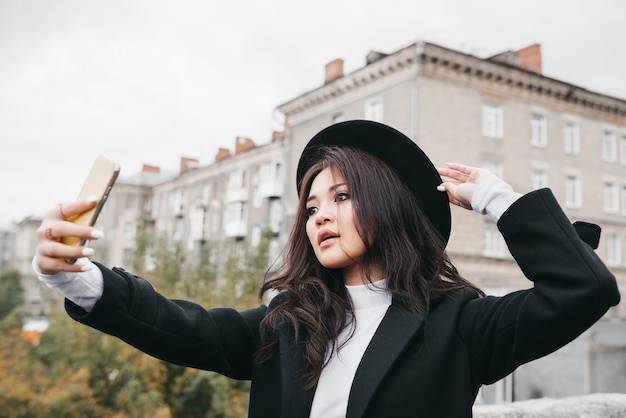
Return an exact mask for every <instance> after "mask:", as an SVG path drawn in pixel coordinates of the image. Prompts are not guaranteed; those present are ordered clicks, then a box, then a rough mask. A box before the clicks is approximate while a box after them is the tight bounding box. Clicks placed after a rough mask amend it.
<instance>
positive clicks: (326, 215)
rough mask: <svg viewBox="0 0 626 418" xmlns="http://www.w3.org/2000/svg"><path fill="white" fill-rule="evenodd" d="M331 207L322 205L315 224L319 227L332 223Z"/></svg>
mask: <svg viewBox="0 0 626 418" xmlns="http://www.w3.org/2000/svg"><path fill="white" fill-rule="evenodd" d="M328 206H329V205H320V206H319V208H318V210H317V213H316V214H315V223H316V224H317V225H324V224H325V223H328V222H331V221H332V219H333V215H332V212H331V210H330V208H329V207H328Z"/></svg>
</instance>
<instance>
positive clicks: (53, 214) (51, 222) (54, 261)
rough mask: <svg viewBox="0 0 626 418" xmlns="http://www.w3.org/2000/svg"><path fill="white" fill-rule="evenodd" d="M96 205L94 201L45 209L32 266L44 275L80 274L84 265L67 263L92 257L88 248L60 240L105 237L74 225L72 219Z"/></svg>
mask: <svg viewBox="0 0 626 418" xmlns="http://www.w3.org/2000/svg"><path fill="white" fill-rule="evenodd" d="M95 205H96V199H95V198H88V199H86V200H82V201H75V202H68V203H63V204H61V205H59V206H57V207H55V208H53V209H50V210H48V211H47V212H46V213H45V214H44V216H43V219H42V221H41V225H40V226H39V228H37V246H36V248H35V263H36V265H37V268H38V269H39V271H40V272H41V273H43V274H56V273H58V272H60V271H68V272H80V271H83V270H84V267H83V265H81V264H78V263H74V264H70V263H68V262H67V261H66V260H67V259H72V258H81V257H87V256H90V255H93V250H92V249H91V248H87V247H83V246H71V245H66V244H63V243H61V238H63V237H77V238H80V239H85V240H94V239H98V238H102V237H103V236H104V234H103V233H102V232H100V231H98V230H97V229H95V228H93V227H91V226H80V225H76V224H74V223H72V222H70V221H68V220H67V219H71V218H73V217H74V216H76V215H79V214H81V213H83V212H85V211H87V210H89V209H91V208H93V207H94V206H95Z"/></svg>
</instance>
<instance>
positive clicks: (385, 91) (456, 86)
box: [278, 42, 626, 294]
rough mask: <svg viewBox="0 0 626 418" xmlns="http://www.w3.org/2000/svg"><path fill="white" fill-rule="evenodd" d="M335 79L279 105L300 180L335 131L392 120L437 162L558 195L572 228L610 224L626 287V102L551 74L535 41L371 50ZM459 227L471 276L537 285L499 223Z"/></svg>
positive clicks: (455, 213)
mask: <svg viewBox="0 0 626 418" xmlns="http://www.w3.org/2000/svg"><path fill="white" fill-rule="evenodd" d="M325 76H326V78H325V83H324V85H322V86H320V87H319V88H317V89H314V90H312V91H309V92H306V93H305V94H303V95H301V96H299V97H296V98H294V99H293V100H290V101H289V102H287V103H284V104H282V105H280V106H278V110H280V111H281V112H282V113H283V114H284V115H285V117H286V120H287V126H288V127H289V130H288V134H289V136H290V138H291V154H290V167H291V168H292V169H291V172H290V175H289V178H294V177H295V167H296V164H297V160H298V158H299V154H300V152H301V150H302V148H303V147H304V145H305V143H306V142H307V141H308V139H309V138H310V137H311V136H312V135H314V134H315V133H316V132H317V131H319V130H320V129H322V128H324V127H325V126H328V125H329V124H332V123H335V122H338V121H341V120H347V119H371V120H376V121H379V122H383V123H386V124H389V125H391V126H393V127H395V128H396V129H398V130H400V131H402V132H403V133H405V134H406V135H407V136H409V137H410V138H411V139H413V140H414V141H415V142H416V143H418V144H419V145H420V147H421V148H422V149H424V151H425V152H426V153H427V154H428V155H429V156H430V157H431V159H432V160H433V162H434V163H435V165H443V164H445V162H447V161H455V162H461V163H466V164H469V165H474V166H479V167H484V168H487V169H489V170H491V171H493V172H494V173H496V174H497V175H499V176H501V177H503V178H504V179H505V180H506V181H507V182H509V183H510V184H511V185H512V186H513V187H514V189H515V190H517V191H520V192H522V193H523V192H528V191H531V190H533V189H537V188H540V187H550V188H552V190H553V191H554V193H555V195H556V197H557V199H558V200H559V201H560V202H561V204H562V205H563V206H564V207H565V209H566V211H567V214H568V215H569V216H570V217H571V218H572V220H573V221H575V220H587V221H590V222H595V223H598V224H600V225H601V226H602V227H603V239H602V241H601V243H600V247H599V248H598V253H599V254H600V256H601V257H602V258H603V259H604V260H605V261H606V263H607V264H608V265H609V266H611V268H612V270H613V271H614V273H615V274H616V276H618V277H619V282H620V284H621V285H622V287H624V286H626V270H625V266H626V258H625V257H624V243H625V242H626V241H625V240H626V101H624V100H621V99H618V98H614V97H609V96H606V95H602V94H598V93H594V92H591V91H588V90H585V89H583V88H581V87H577V86H574V85H571V84H568V83H564V82H561V81H558V80H555V79H551V78H548V77H545V76H543V75H542V74H541V49H540V45H536V44H535V45H531V46H530V47H528V48H524V49H522V50H520V51H509V52H506V53H503V54H499V55H497V56H494V57H491V58H487V59H481V58H477V57H474V56H471V55H467V54H464V53H461V52H458V51H453V50H450V49H447V48H443V47H441V46H438V45H435V44H431V43H426V42H419V43H415V44H411V45H409V46H407V47H405V48H402V49H400V50H399V51H396V52H394V53H391V54H384V53H380V52H371V53H370V54H368V56H367V61H366V65H365V66H364V67H362V68H360V69H357V70H356V71H354V72H352V73H350V74H344V73H343V61H342V60H340V59H339V60H335V61H333V62H331V63H329V64H327V66H326V73H325ZM289 192H290V195H289V199H290V201H292V202H293V201H295V199H296V192H295V190H291V189H289ZM290 207H293V206H290ZM293 214H294V213H293V212H290V213H288V216H290V217H293ZM452 221H453V225H452V235H451V238H450V242H449V245H448V251H449V253H450V254H451V256H452V258H453V260H454V261H455V263H456V264H457V265H458V266H459V268H460V270H461V272H463V273H464V274H465V275H466V276H467V277H468V278H469V279H470V280H473V281H475V282H476V283H477V284H478V285H480V286H481V287H483V288H486V289H487V290H488V291H489V292H491V293H494V294H499V293H503V292H508V291H511V290H515V289H519V288H523V287H526V286H528V282H527V281H526V280H525V279H524V278H523V276H522V275H521V273H520V272H519V271H518V269H517V267H516V265H515V263H514V262H513V260H512V259H511V257H510V256H509V255H508V252H507V250H506V246H505V244H504V242H503V240H502V238H501V236H500V234H499V232H498V231H497V228H496V225H495V224H494V223H493V222H491V221H490V220H489V219H487V218H481V217H479V216H476V215H475V214H472V213H468V212H467V211H464V210H462V209H459V208H453V209H452Z"/></svg>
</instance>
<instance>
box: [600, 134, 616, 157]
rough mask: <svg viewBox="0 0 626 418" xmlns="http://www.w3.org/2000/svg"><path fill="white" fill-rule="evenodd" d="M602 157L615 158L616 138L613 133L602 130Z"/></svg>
mask: <svg viewBox="0 0 626 418" xmlns="http://www.w3.org/2000/svg"><path fill="white" fill-rule="evenodd" d="M602 159H603V160H604V161H616V160H617V140H616V138H615V133H613V132H611V131H604V134H603V135H602Z"/></svg>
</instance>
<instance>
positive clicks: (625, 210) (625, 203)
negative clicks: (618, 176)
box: [622, 186, 626, 215]
mask: <svg viewBox="0 0 626 418" xmlns="http://www.w3.org/2000/svg"><path fill="white" fill-rule="evenodd" d="M622 215H626V186H622Z"/></svg>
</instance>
